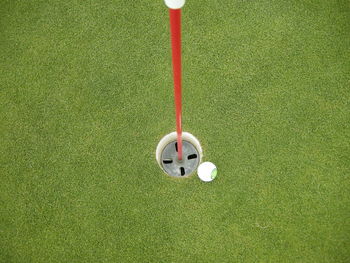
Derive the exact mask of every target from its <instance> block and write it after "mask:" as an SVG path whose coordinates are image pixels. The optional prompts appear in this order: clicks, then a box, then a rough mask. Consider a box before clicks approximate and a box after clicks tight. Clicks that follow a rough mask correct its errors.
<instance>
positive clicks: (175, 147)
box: [175, 142, 177, 152]
mask: <svg viewBox="0 0 350 263" xmlns="http://www.w3.org/2000/svg"><path fill="white" fill-rule="evenodd" d="M175 150H176V152H177V142H176V143H175Z"/></svg>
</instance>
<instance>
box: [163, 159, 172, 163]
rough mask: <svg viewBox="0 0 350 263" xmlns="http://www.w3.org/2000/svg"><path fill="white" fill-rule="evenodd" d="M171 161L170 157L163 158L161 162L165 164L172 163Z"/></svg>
mask: <svg viewBox="0 0 350 263" xmlns="http://www.w3.org/2000/svg"><path fill="white" fill-rule="evenodd" d="M172 162H173V160H171V159H165V160H163V163H165V164H167V163H172Z"/></svg>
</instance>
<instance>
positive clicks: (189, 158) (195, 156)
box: [187, 153, 197, 160]
mask: <svg viewBox="0 0 350 263" xmlns="http://www.w3.org/2000/svg"><path fill="white" fill-rule="evenodd" d="M196 158H197V154H195V153H194V154H190V155H189V156H188V157H187V159H188V160H191V159H196Z"/></svg>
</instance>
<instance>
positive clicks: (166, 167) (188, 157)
mask: <svg viewBox="0 0 350 263" xmlns="http://www.w3.org/2000/svg"><path fill="white" fill-rule="evenodd" d="M182 153H183V156H182V157H183V158H182V160H179V159H178V145H177V134H176V132H173V133H170V134H168V135H166V136H165V137H163V139H162V140H161V141H160V142H159V144H158V146H157V150H156V159H157V162H158V164H159V166H160V167H161V168H162V170H163V171H164V172H165V173H166V174H168V175H170V176H174V177H178V178H186V177H188V176H189V175H191V174H193V173H194V172H195V171H196V170H197V167H198V165H199V164H200V161H201V157H202V148H201V146H200V144H199V141H198V140H197V139H196V138H195V137H194V136H193V135H191V134H190V133H187V132H184V133H183V134H182Z"/></svg>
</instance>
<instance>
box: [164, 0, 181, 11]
mask: <svg viewBox="0 0 350 263" xmlns="http://www.w3.org/2000/svg"><path fill="white" fill-rule="evenodd" d="M164 2H165V4H166V6H167V7H169V8H171V9H180V8H181V7H183V6H184V4H185V0H164Z"/></svg>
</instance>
